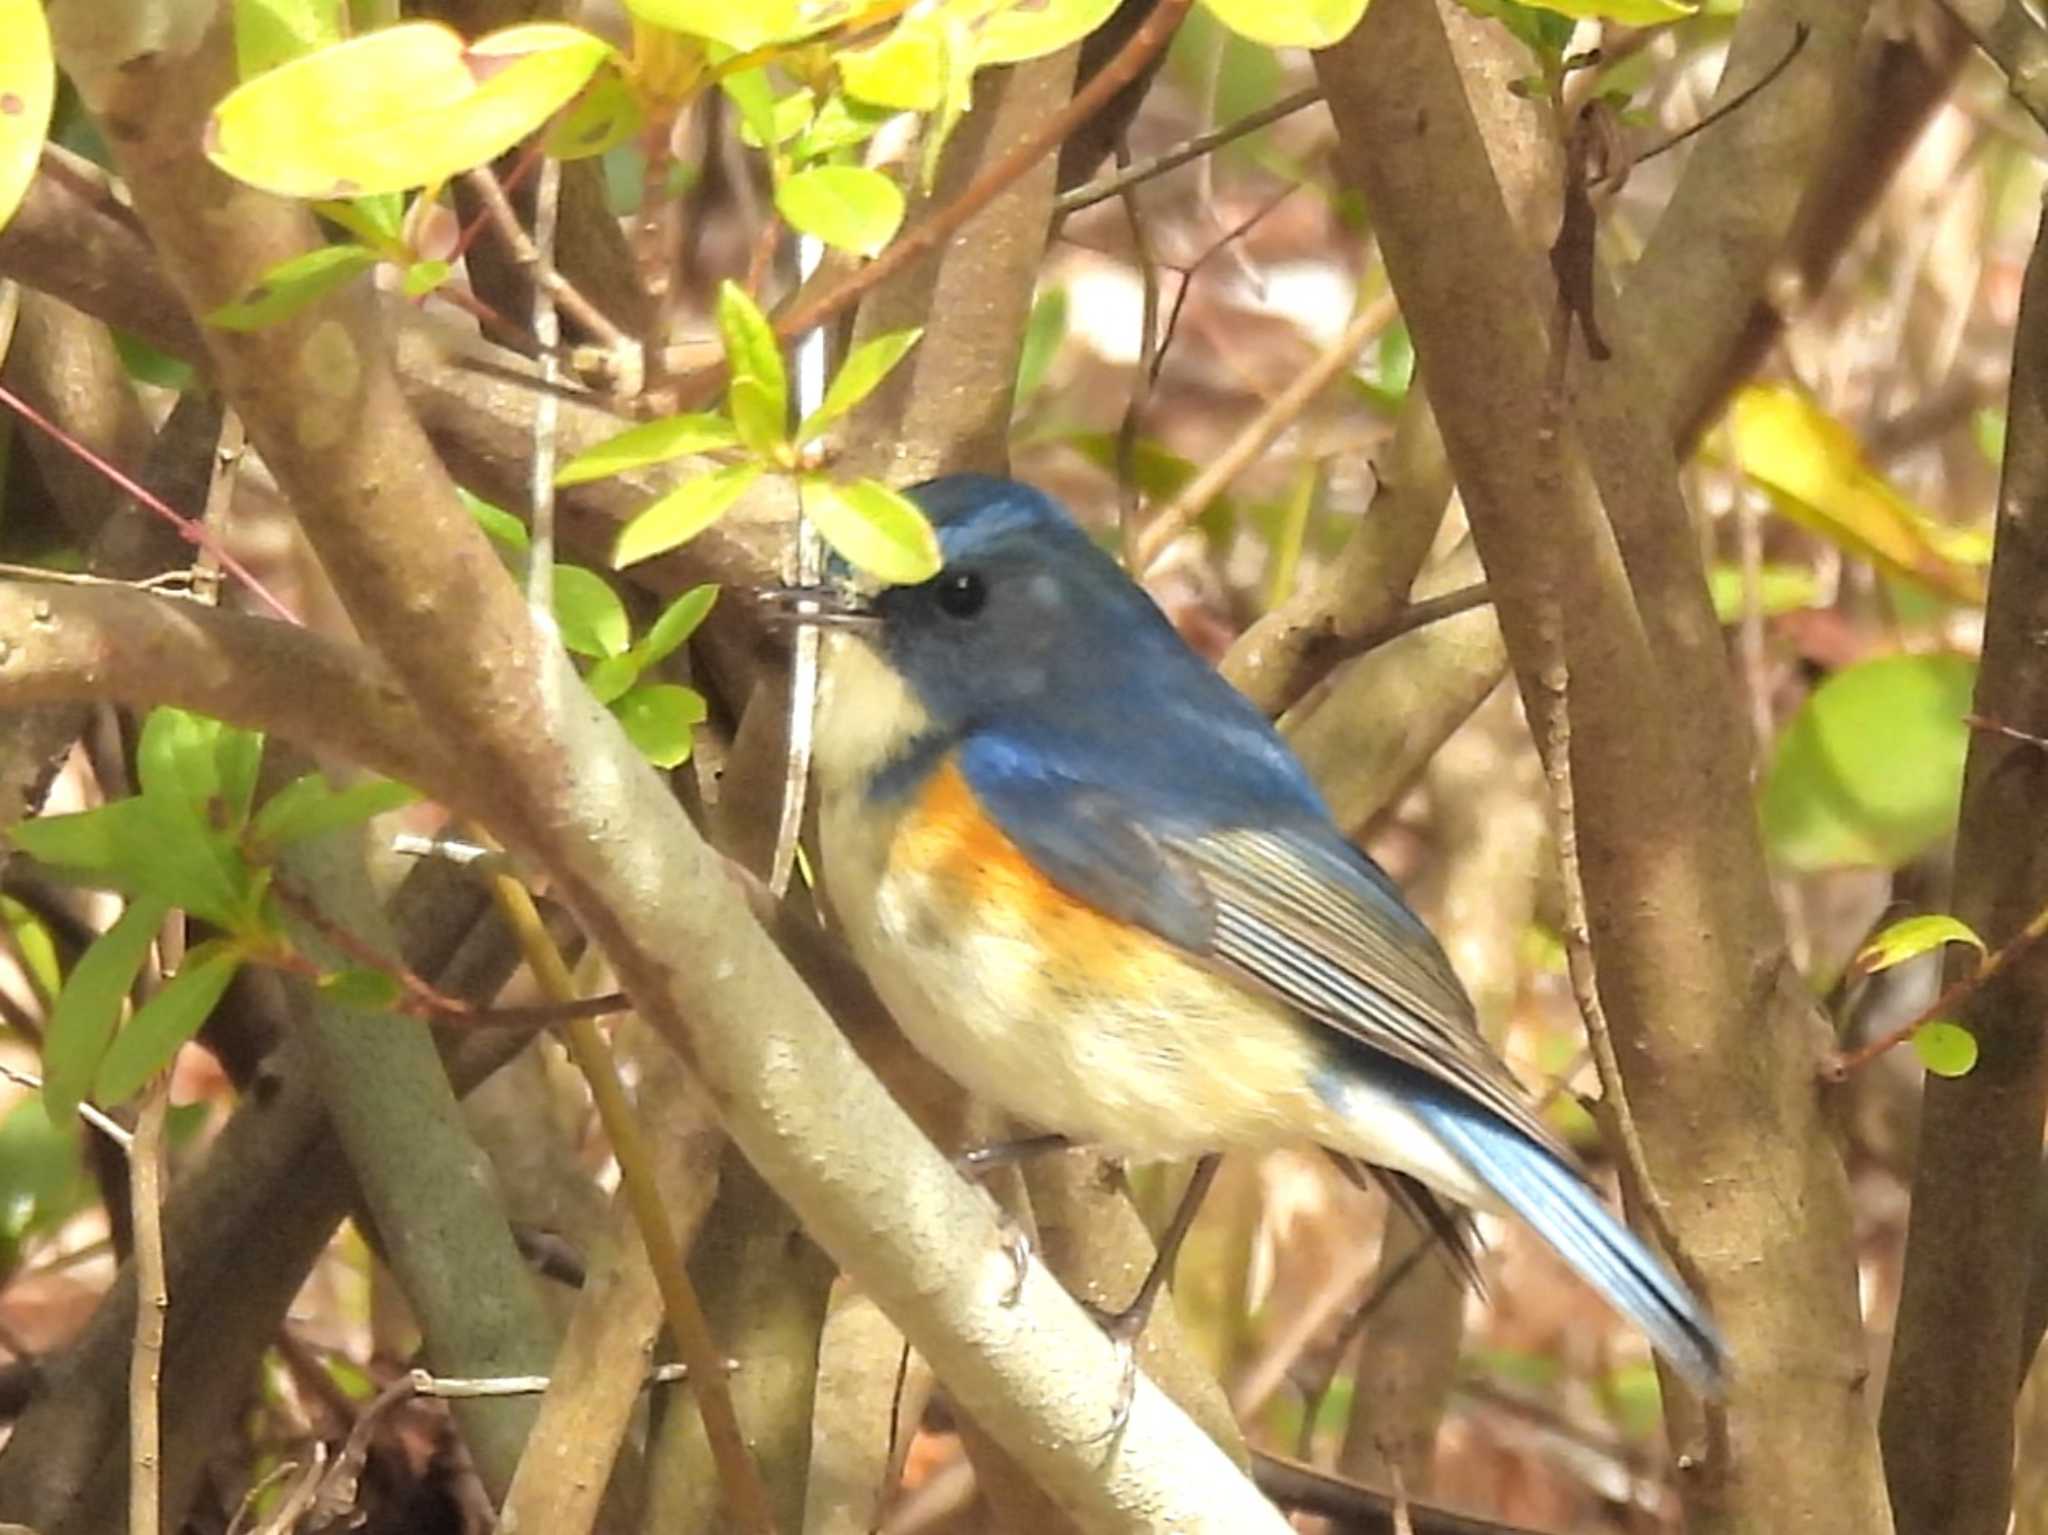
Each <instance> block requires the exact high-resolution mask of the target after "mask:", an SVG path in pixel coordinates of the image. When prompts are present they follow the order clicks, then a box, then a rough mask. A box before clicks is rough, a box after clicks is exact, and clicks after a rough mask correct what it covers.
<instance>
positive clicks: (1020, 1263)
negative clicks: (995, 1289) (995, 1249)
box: [1001, 1216, 1031, 1306]
mask: <svg viewBox="0 0 2048 1535" xmlns="http://www.w3.org/2000/svg"><path fill="white" fill-rule="evenodd" d="M1002 1228H1003V1234H1002V1237H1001V1241H1002V1244H1003V1254H1004V1256H1005V1257H1007V1258H1008V1259H1009V1260H1010V1288H1009V1289H1007V1290H1005V1291H1004V1292H1003V1304H1004V1305H1005V1306H1014V1305H1016V1304H1017V1302H1018V1301H1020V1300H1022V1299H1023V1298H1024V1281H1025V1280H1026V1279H1028V1278H1030V1276H1031V1238H1030V1236H1029V1235H1028V1234H1027V1233H1026V1232H1025V1230H1024V1228H1023V1227H1022V1226H1019V1225H1018V1224H1017V1223H1016V1222H1015V1221H1013V1220H1011V1219H1010V1218H1009V1217H1008V1216H1004V1217H1003V1221H1002Z"/></svg>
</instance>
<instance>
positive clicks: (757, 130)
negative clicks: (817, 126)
mask: <svg viewBox="0 0 2048 1535" xmlns="http://www.w3.org/2000/svg"><path fill="white" fill-rule="evenodd" d="M748 73H750V74H751V73H752V71H751V70H750V71H748ZM757 115H758V114H747V115H745V116H744V117H743V120H742V121H741V123H740V142H741V143H743V144H745V145H746V146H747V147H748V148H750V149H770V148H779V147H780V146H782V145H784V144H787V143H788V142H789V141H790V140H791V139H793V138H795V137H796V136H797V135H798V134H799V133H802V132H803V131H804V129H805V128H807V127H808V126H810V121H811V119H812V118H813V117H814V116H816V115H817V98H816V97H814V96H813V95H812V94H811V91H810V89H809V87H805V88H804V89H802V90H796V91H791V92H790V93H789V94H788V95H787V96H780V97H776V98H774V100H773V102H772V103H771V105H770V106H769V109H768V116H767V117H766V118H765V119H761V120H760V122H759V125H758V126H757V125H756V117H757ZM762 128H766V129H767V130H768V132H767V135H766V137H763V135H762V132H761V129H762Z"/></svg>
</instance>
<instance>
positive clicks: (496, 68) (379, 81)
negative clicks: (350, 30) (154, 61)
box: [206, 21, 612, 197]
mask: <svg viewBox="0 0 2048 1535" xmlns="http://www.w3.org/2000/svg"><path fill="white" fill-rule="evenodd" d="M611 52H612V49H611V45H610V44H609V43H607V42H605V41H604V40H603V39H602V38H599V37H594V36H592V35H591V34H590V33H588V32H584V31H582V30H580V29H579V28H576V27H567V26H560V25H556V24H554V23H547V22H535V23H531V24H528V25H525V26H517V27H507V28H505V29H504V30H502V31H499V32H493V33H491V34H490V35H489V36H487V37H483V38H479V39H478V40H477V41H476V42H474V43H468V44H465V43H464V42H463V40H462V39H461V38H460V37H458V36H457V35H456V34H455V33H454V32H452V31H450V30H449V29H448V28H447V27H444V26H441V25H439V24H437V23H434V22H425V21H420V22H406V23H404V24H402V25H400V26H396V27H388V28H386V29H384V30H383V31H380V32H371V33H367V34H365V35H364V36H362V37H357V38H352V39H350V40H349V41H348V42H345V43H337V44H335V45H334V46H333V47H331V48H323V49H321V50H320V51H319V52H317V53H309V54H306V55H304V56H302V57H300V58H297V59H293V60H292V61H291V62H290V63H287V64H283V65H280V66H279V67H278V68H276V69H273V70H271V71H270V72H269V73H267V74H263V75H259V76H257V77H256V78H255V79H254V80H250V81H248V82H247V83H245V84H243V85H241V86H238V87H237V88H236V89H235V90H233V91H231V92H229V94H228V96H227V98H226V99H225V100H224V101H222V102H221V104H220V105H219V106H218V107H216V108H215V109H214V113H213V117H212V120H211V121H210V123H209V124H208V129H207V146H206V148H207V155H208V157H209V158H211V159H212V161H213V162H214V164H216V165H218V166H219V167H220V168H221V169H222V170H224V171H226V172H227V173H228V174H229V175H231V176H234V177H237V178H239V179H240V180H243V181H246V182H248V183H249V184H250V185H252V186H258V187H262V188H264V189H265V190H267V191H271V192H277V193H280V194H282V195H284V196H286V197H357V196H362V195H364V194H366V193H375V192H401V191H405V190H407V189H409V188H412V187H418V186H425V185H427V184H428V183H429V182H436V181H442V180H445V179H447V178H448V177H450V176H453V175H456V174H458V173H459V172H462V171H466V170H470V169H473V168H474V167H476V166H478V165H482V164H484V163H485V162H486V161H488V160H491V159H494V158H496V157H497V156H498V155H500V154H503V153H504V152H505V151H506V150H507V149H510V148H511V147H512V146H513V145H514V144H516V143H518V142H519V141H520V140H521V139H523V138H525V137H526V136H527V135H528V134H530V133H532V132H533V131H534V130H535V129H537V128H539V127H540V126H541V125H542V124H543V123H545V122H546V121H547V120H548V118H550V117H551V116H553V115H554V113H555V112H557V111H558V110H560V109H561V108H562V107H563V106H564V105H566V104H567V103H568V102H569V100H570V99H571V98H572V97H574V96H575V95H576V93H577V92H578V91H580V90H581V89H582V88H583V86H584V84H585V83H586V82H587V81H588V80H589V79H590V77H591V75H592V74H594V73H595V72H596V70H597V67H598V66H599V65H600V64H602V63H603V62H604V61H605V59H606V58H608V57H610V55H611Z"/></svg>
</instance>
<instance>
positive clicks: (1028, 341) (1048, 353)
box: [1011, 288, 1067, 411]
mask: <svg viewBox="0 0 2048 1535" xmlns="http://www.w3.org/2000/svg"><path fill="white" fill-rule="evenodd" d="M1066 339H1067V290H1066V289H1065V288H1047V289H1046V290H1045V291H1044V292H1043V293H1040V294H1039V295H1038V297H1037V298H1035V299H1033V300H1032V301H1031V318H1030V319H1029V320H1028V321H1026V322H1025V325H1024V345H1023V348H1022V349H1021V350H1020V351H1019V353H1018V354H1017V387H1016V390H1015V391H1014V392H1013V393H1012V395H1011V399H1012V400H1013V401H1014V402H1015V403H1014V405H1013V407H1012V408H1013V409H1014V410H1019V411H1021V410H1022V409H1024V407H1025V406H1027V405H1029V404H1030V403H1031V400H1032V397H1033V396H1034V395H1036V394H1037V393H1038V390H1039V387H1040V386H1041V385H1042V384H1044V382H1045V373H1046V369H1048V368H1050V367H1051V366H1052V360H1053V358H1054V357H1056V356H1058V355H1059V350H1060V343H1061V342H1063V341H1065V340H1066Z"/></svg>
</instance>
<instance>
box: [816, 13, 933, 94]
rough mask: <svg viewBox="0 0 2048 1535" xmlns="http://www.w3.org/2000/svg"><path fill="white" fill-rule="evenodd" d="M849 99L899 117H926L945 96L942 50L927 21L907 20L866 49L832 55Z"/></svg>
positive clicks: (923, 17) (917, 17) (930, 23)
mask: <svg viewBox="0 0 2048 1535" xmlns="http://www.w3.org/2000/svg"><path fill="white" fill-rule="evenodd" d="M832 61H833V62H834V63H835V64H837V65H838V66H839V78H840V81H841V82H842V83H843V84H844V85H845V87H846V92H847V94H848V95H849V96H856V97H858V98H859V99H860V100H862V101H865V102H868V103H870V104H872V105H874V106H878V107H885V108H888V109H889V110H891V111H898V112H929V111H931V110H932V108H934V107H936V106H937V105H938V104H939V102H940V100H941V99H942V98H943V97H944V95H945V88H946V86H945V82H946V44H945V39H944V36H943V35H942V34H941V32H940V30H939V28H938V27H937V26H936V25H935V24H934V22H933V20H932V19H931V18H929V17H926V16H922V15H916V16H906V17H904V18H903V20H901V21H899V22H898V23H897V24H896V25H895V26H894V27H893V28H891V29H890V32H889V35H888V36H887V37H884V38H883V39H882V40H881V41H880V42H878V43H873V44H870V45H869V46H868V47H866V48H842V49H840V50H839V51H838V52H837V53H835V54H834V55H833V60H832Z"/></svg>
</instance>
